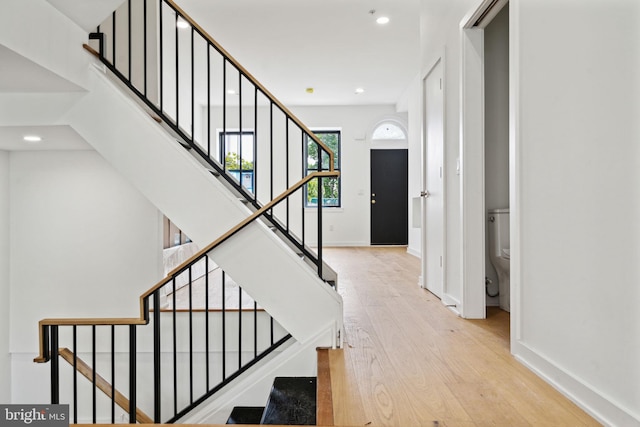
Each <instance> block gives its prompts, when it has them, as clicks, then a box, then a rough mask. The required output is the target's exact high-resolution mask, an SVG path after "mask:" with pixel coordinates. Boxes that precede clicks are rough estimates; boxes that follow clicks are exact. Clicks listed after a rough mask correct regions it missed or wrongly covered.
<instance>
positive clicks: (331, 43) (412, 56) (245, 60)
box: [176, 0, 420, 105]
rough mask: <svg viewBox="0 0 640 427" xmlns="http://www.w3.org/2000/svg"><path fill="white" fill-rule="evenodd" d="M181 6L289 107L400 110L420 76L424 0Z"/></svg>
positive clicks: (239, 0) (195, 0)
mask: <svg viewBox="0 0 640 427" xmlns="http://www.w3.org/2000/svg"><path fill="white" fill-rule="evenodd" d="M176 2H177V4H178V5H179V6H180V7H182V8H183V9H184V10H185V12H187V13H188V14H189V15H191V16H192V17H193V18H194V19H195V21H196V22H198V24H200V25H201V26H202V27H203V28H204V29H205V30H206V31H207V32H208V33H209V34H210V35H211V36H213V38H214V39H216V41H218V42H219V43H220V44H221V45H222V46H223V47H224V48H225V49H226V50H227V51H228V52H229V53H230V54H231V55H232V56H234V57H235V58H236V59H237V60H238V61H239V62H240V63H241V64H242V65H243V66H244V67H245V68H246V69H247V70H248V71H249V72H250V73H251V74H253V75H254V77H256V78H257V79H258V80H259V81H260V82H261V83H262V84H263V85H264V86H265V87H266V88H267V89H268V90H269V91H271V92H272V93H273V94H274V95H275V96H276V97H277V98H278V99H280V100H281V101H282V102H283V103H285V104H286V105H364V104H395V103H396V102H398V100H399V99H400V98H401V96H402V94H403V92H404V91H405V89H406V88H407V86H408V85H409V83H410V81H411V79H412V78H413V77H415V75H416V74H417V73H418V69H419V15H420V14H419V0H269V1H265V0H176ZM371 10H375V13H374V14H371V13H370V11H371ZM379 16H388V17H389V19H390V22H389V23H388V24H386V25H379V24H376V22H375V19H376V18H377V17H379ZM308 87H313V88H314V89H315V92H314V93H313V94H312V95H310V94H307V93H306V92H305V89H306V88H308ZM357 87H362V88H363V89H365V92H364V93H363V94H360V95H356V94H355V89H356V88H357Z"/></svg>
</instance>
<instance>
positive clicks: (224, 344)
mask: <svg viewBox="0 0 640 427" xmlns="http://www.w3.org/2000/svg"><path fill="white" fill-rule="evenodd" d="M225 298H226V274H225V272H224V271H222V380H223V381H224V380H225V379H227V336H226V335H227V316H226V315H227V310H226V304H225Z"/></svg>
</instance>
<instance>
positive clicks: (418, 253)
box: [407, 246, 421, 258]
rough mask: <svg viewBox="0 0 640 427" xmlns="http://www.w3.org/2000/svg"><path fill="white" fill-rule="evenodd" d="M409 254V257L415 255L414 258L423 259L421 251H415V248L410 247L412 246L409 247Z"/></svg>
mask: <svg viewBox="0 0 640 427" xmlns="http://www.w3.org/2000/svg"><path fill="white" fill-rule="evenodd" d="M407 253H408V254H409V255H413V256H414V257H416V258H420V257H421V255H420V251H419V250H417V249H414V248H412V247H410V246H407Z"/></svg>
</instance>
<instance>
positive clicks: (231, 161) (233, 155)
mask: <svg viewBox="0 0 640 427" xmlns="http://www.w3.org/2000/svg"><path fill="white" fill-rule="evenodd" d="M220 146H221V147H222V150H224V163H225V169H226V170H227V173H228V174H230V175H231V176H233V177H234V178H235V179H236V181H238V182H239V183H240V185H242V186H243V187H245V188H246V189H247V190H248V191H249V192H253V183H254V181H253V180H254V176H253V162H254V159H253V132H247V131H245V132H242V135H241V134H240V132H226V133H221V134H220Z"/></svg>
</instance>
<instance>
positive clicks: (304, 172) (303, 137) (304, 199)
mask: <svg viewBox="0 0 640 427" xmlns="http://www.w3.org/2000/svg"><path fill="white" fill-rule="evenodd" d="M300 140H301V141H300V145H301V146H302V178H304V177H305V176H306V175H307V166H308V164H307V156H308V155H309V153H307V151H309V150H308V149H307V145H306V144H305V142H306V133H305V132H301V135H300ZM308 190H309V184H308V183H307V184H305V185H304V188H302V190H301V191H302V233H301V234H302V247H304V246H305V244H304V242H305V221H304V218H305V214H304V209H305V207H306V206H307V200H308V196H307V194H308Z"/></svg>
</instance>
